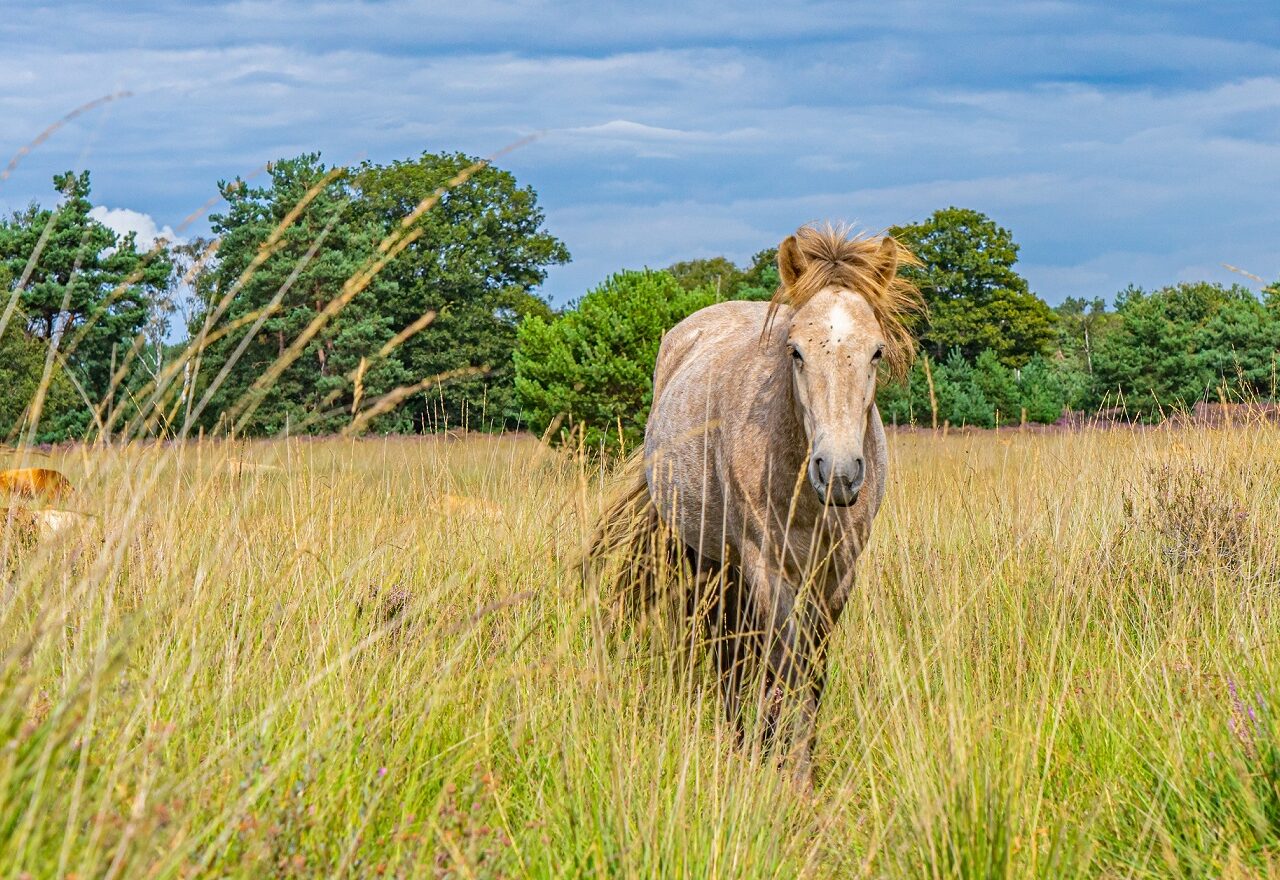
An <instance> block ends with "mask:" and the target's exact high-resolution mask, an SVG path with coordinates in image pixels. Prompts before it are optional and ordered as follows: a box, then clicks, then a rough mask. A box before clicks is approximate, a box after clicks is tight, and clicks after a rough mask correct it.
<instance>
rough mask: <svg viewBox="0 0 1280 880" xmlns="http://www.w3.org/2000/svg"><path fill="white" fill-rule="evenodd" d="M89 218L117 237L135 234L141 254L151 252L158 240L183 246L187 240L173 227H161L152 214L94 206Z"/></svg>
mask: <svg viewBox="0 0 1280 880" xmlns="http://www.w3.org/2000/svg"><path fill="white" fill-rule="evenodd" d="M89 216H90V217H92V218H93V219H94V220H97V221H98V222H99V223H101V224H102V225H103V226H105V227H107V228H108V229H110V230H111V231H112V232H114V233H115V234H116V235H119V236H124V235H128V234H129V233H130V232H132V233H135V235H136V238H135V239H134V243H135V245H136V247H137V250H138V251H140V252H144V251H149V250H151V248H152V246H154V245H155V243H156V239H158V238H163V239H164V240H165V241H167V242H168V243H170V244H181V243H183V242H184V241H186V239H184V238H183V237H181V236H180V235H178V234H177V233H176V232H174V231H173V227H171V226H168V225H165V226H160V225H158V224H157V223H156V221H155V218H154V217H152V216H151V215H150V214H144V213H142V212H141V211H132V210H130V209H129V208H107V207H104V206H102V205H94V206H93V207H92V208H90V209H89Z"/></svg>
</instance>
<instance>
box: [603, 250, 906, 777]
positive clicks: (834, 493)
mask: <svg viewBox="0 0 1280 880" xmlns="http://www.w3.org/2000/svg"><path fill="white" fill-rule="evenodd" d="M903 262H906V263H912V262H914V258H913V257H912V256H911V255H910V254H909V253H908V252H906V251H905V250H904V249H902V248H901V246H900V245H898V244H897V242H895V241H894V240H893V239H892V238H888V237H886V238H883V239H866V238H858V237H854V238H850V237H848V236H847V234H846V233H845V231H844V230H836V229H831V228H827V229H826V230H818V229H814V228H812V227H806V228H804V229H801V230H800V231H799V232H798V233H797V234H796V235H794V236H791V237H789V238H788V239H787V240H786V241H784V242H783V243H782V245H781V247H780V248H779V251H778V270H779V276H780V279H781V282H782V284H781V286H780V288H779V291H778V293H777V295H775V297H774V300H773V301H772V303H769V304H765V303H748V302H728V303H720V304H717V305H713V306H710V307H707V308H705V309H702V310H701V311H699V312H697V313H695V314H693V315H691V316H689V317H688V318H686V319H685V320H684V321H682V322H681V323H680V324H678V325H677V326H676V327H674V328H672V330H671V331H669V332H668V333H667V335H666V336H665V337H664V339H663V341H662V345H661V348H660V351H659V354H658V360H657V365H656V368H655V371H654V397H653V406H652V409H651V410H650V415H649V420H648V423H647V426H646V430H645V444H644V461H643V469H642V472H641V473H637V474H635V475H634V476H633V478H632V482H631V484H630V486H629V487H628V488H627V490H626V492H625V493H624V494H623V495H622V496H621V497H620V498H619V499H618V500H617V501H615V503H614V504H613V505H612V507H611V508H610V510H609V511H607V512H606V514H605V517H604V521H603V524H602V526H601V530H600V532H599V533H598V535H597V538H596V541H595V546H594V548H593V551H592V553H593V555H596V556H598V555H600V554H601V552H602V551H603V550H604V549H606V548H609V547H613V548H615V549H616V548H618V547H622V548H631V550H632V551H633V552H638V551H641V550H642V549H643V548H644V547H646V546H653V545H652V541H651V540H650V539H648V538H646V536H645V535H644V534H637V533H636V532H637V528H636V527H635V525H634V524H635V523H640V524H641V525H640V527H639V531H640V532H642V533H643V532H646V531H647V532H648V533H649V534H654V533H656V531H657V530H660V529H665V530H667V531H668V533H673V534H674V536H675V537H676V538H677V539H678V540H679V542H680V543H681V544H683V545H684V554H685V556H686V558H687V559H688V560H689V562H690V563H691V564H692V566H693V568H694V570H695V572H696V573H697V575H698V577H697V578H695V583H696V584H708V583H712V582H718V583H719V589H720V593H719V595H718V596H712V597H706V598H709V599H710V601H709V602H708V603H707V604H708V605H709V608H710V615H711V618H712V619H711V627H712V639H711V648H712V651H713V653H714V654H715V658H716V664H717V666H718V669H719V673H720V684H721V688H722V690H723V694H724V702H725V710H726V713H727V714H728V715H729V717H730V719H731V720H732V721H734V722H735V723H737V724H738V725H739V731H740V733H741V732H742V730H743V728H742V726H741V725H742V724H743V718H742V714H741V705H742V700H743V699H744V698H745V697H746V696H747V693H746V692H745V689H746V687H747V684H748V683H749V682H750V681H752V680H755V681H758V682H759V683H760V684H761V689H760V691H758V696H759V698H760V706H761V709H762V718H763V722H764V723H763V725H762V728H761V732H762V736H763V738H764V740H765V742H766V744H768V743H769V742H771V741H772V740H773V739H774V738H775V736H776V734H777V732H778V730H779V729H780V724H782V723H783V722H784V721H785V722H786V723H787V725H788V730H789V732H788V735H787V736H786V742H787V745H788V746H789V748H790V750H791V752H792V754H793V757H794V759H795V772H796V775H797V778H798V780H799V781H801V782H802V783H804V784H807V783H808V781H809V779H810V762H811V752H812V746H813V739H814V731H815V723H816V718H817V713H818V706H819V703H820V700H821V696H822V690H823V684H824V680H825V667H826V659H825V658H826V647H827V642H828V638H829V635H830V632H831V629H832V627H833V626H834V625H835V623H836V622H837V621H838V620H839V618H840V615H841V612H842V611H843V608H844V605H845V602H846V600H847V598H848V596H849V594H850V592H851V590H852V588H853V583H854V568H855V562H856V560H857V558H858V555H859V554H860V553H861V552H862V549H863V547H864V546H865V545H866V542H867V540H868V538H869V536H870V533H871V524H872V520H873V518H874V517H875V515H876V512H877V511H878V510H879V508H880V505H881V502H882V500H883V498H884V493H885V486H886V482H887V478H888V470H887V461H886V459H887V455H886V448H887V444H886V441H885V433H884V426H883V424H882V422H881V420H880V415H879V412H878V410H877V409H876V407H875V383H876V377H877V374H878V373H879V371H880V370H879V368H880V366H881V363H882V360H883V362H884V363H886V364H888V365H889V366H891V367H892V368H895V369H897V370H898V371H905V369H906V367H907V366H908V365H909V363H910V358H911V355H912V341H911V336H910V333H909V331H908V329H907V327H906V325H905V322H904V318H905V316H906V315H907V314H908V313H909V312H910V311H912V310H914V309H916V308H918V306H919V293H918V291H916V289H915V288H914V287H913V286H912V285H911V284H910V283H909V282H907V281H905V280H904V279H902V278H900V277H899V276H898V275H897V269H898V266H899V264H900V263H903ZM628 529H630V531H628ZM646 541H648V543H646ZM721 573H723V575H724V576H723V577H720V578H717V577H716V575H717V574H721ZM702 601H703V599H702V598H699V599H698V602H702ZM698 602H695V603H694V604H698ZM757 672H758V673H760V674H758V675H756V674H755V673H757Z"/></svg>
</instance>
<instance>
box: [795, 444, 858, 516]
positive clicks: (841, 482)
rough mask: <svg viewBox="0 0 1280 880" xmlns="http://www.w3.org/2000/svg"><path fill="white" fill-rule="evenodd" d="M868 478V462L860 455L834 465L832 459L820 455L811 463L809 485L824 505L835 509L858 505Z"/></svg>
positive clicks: (814, 457)
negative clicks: (860, 494) (859, 495)
mask: <svg viewBox="0 0 1280 880" xmlns="http://www.w3.org/2000/svg"><path fill="white" fill-rule="evenodd" d="M866 476H867V468H866V462H865V461H864V460H863V458H862V456H860V455H859V456H857V457H853V458H849V459H846V460H844V461H838V460H837V461H836V462H835V463H833V460H832V459H831V458H828V457H827V456H824V455H821V454H818V455H815V456H813V458H812V459H811V460H810V462H809V485H811V486H812V487H813V491H815V492H817V493H818V498H819V499H820V500H821V501H822V503H823V504H830V505H831V506H833V507H848V506H849V505H851V504H856V503H857V501H858V494H859V493H860V492H861V491H862V484H863V483H864V482H865V481H866Z"/></svg>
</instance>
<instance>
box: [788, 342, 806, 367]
mask: <svg viewBox="0 0 1280 880" xmlns="http://www.w3.org/2000/svg"><path fill="white" fill-rule="evenodd" d="M791 359H792V360H793V361H795V362H796V363H797V364H803V363H804V355H802V354H801V353H800V349H798V348H796V347H795V346H794V345H793V346H791Z"/></svg>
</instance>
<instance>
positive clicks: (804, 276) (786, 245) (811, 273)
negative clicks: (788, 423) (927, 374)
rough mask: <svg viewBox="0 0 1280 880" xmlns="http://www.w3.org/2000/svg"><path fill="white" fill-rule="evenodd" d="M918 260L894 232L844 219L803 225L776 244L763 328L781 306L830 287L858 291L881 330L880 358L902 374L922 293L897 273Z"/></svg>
mask: <svg viewBox="0 0 1280 880" xmlns="http://www.w3.org/2000/svg"><path fill="white" fill-rule="evenodd" d="M920 265H922V264H921V262H920V260H919V259H918V258H917V257H916V256H915V254H913V253H911V251H910V250H909V249H908V248H907V247H906V246H905V245H903V244H902V243H901V242H899V241H898V240H897V239H896V238H894V237H893V236H892V235H884V236H880V237H872V236H868V235H865V234H862V233H855V232H854V230H853V228H852V227H850V226H848V225H845V224H830V223H827V224H824V225H822V226H815V225H806V226H801V227H800V228H799V229H797V230H796V232H795V234H794V235H790V236H788V237H787V238H786V240H785V241H783V242H782V244H781V245H779V246H778V276H779V278H780V279H781V283H780V284H779V285H778V290H777V292H776V293H774V295H773V299H771V300H770V301H769V314H768V318H767V320H766V321H765V328H766V332H768V328H769V327H770V326H771V325H772V324H773V319H774V316H775V314H776V313H777V311H778V307H779V306H781V305H788V306H790V307H792V308H793V309H795V308H799V307H801V306H803V305H804V304H805V303H807V302H808V301H809V300H811V299H812V298H813V297H814V296H816V295H817V294H818V293H819V291H822V290H824V289H826V288H828V287H839V288H843V289H845V290H848V291H851V292H853V293H859V294H862V296H863V297H864V298H865V299H866V301H867V303H868V304H869V305H870V306H871V311H872V312H873V313H874V314H875V316H876V320H877V321H879V322H880V329H881V330H882V331H883V332H884V335H885V343H886V345H885V352H884V362H885V364H886V365H887V366H888V368H889V371H890V374H891V375H892V376H894V377H902V376H904V375H906V373H907V371H908V370H909V369H910V368H911V361H912V360H913V359H914V357H915V348H916V343H915V337H914V336H913V335H912V333H911V323H910V322H911V319H912V318H913V317H914V316H915V315H918V314H921V313H923V311H924V298H923V297H922V296H921V295H920V290H919V289H918V288H917V287H916V285H915V284H913V283H912V282H911V281H910V280H909V279H907V278H904V277H903V276H902V275H900V274H899V270H900V269H901V268H903V267H906V266H920Z"/></svg>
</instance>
